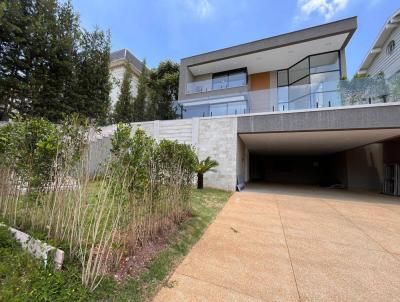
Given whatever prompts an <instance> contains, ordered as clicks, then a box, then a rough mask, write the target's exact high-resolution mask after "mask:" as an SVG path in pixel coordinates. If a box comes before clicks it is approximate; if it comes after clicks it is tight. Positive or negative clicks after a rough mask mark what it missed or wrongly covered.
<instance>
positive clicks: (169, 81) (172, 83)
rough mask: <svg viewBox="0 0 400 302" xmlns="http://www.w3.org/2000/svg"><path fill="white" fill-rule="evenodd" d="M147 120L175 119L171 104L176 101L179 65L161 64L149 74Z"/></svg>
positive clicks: (164, 62)
mask: <svg viewBox="0 0 400 302" xmlns="http://www.w3.org/2000/svg"><path fill="white" fill-rule="evenodd" d="M148 87H149V90H150V91H149V102H150V103H149V106H148V108H147V114H146V115H147V119H148V120H155V119H159V120H168V119H174V118H176V110H175V108H174V106H173V102H174V101H176V100H177V99H178V87H179V64H177V63H174V62H172V61H170V60H166V61H163V62H161V63H160V64H159V65H158V67H157V68H156V69H153V70H151V71H150V74H149V85H148Z"/></svg>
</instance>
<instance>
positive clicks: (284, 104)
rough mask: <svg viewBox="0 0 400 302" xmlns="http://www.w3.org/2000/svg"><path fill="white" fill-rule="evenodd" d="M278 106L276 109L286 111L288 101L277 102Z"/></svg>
mask: <svg viewBox="0 0 400 302" xmlns="http://www.w3.org/2000/svg"><path fill="white" fill-rule="evenodd" d="M278 107H279V109H278V110H279V111H287V110H289V103H288V102H285V103H279V104H278Z"/></svg>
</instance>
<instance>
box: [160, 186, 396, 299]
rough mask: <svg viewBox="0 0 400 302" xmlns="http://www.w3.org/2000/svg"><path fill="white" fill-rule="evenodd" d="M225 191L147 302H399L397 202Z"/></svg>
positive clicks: (309, 192) (331, 194) (340, 194)
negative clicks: (196, 239)
mask: <svg viewBox="0 0 400 302" xmlns="http://www.w3.org/2000/svg"><path fill="white" fill-rule="evenodd" d="M253 189H254V190H255V191H258V192H256V193H255V192H242V193H235V194H234V195H233V196H232V197H231V199H230V200H229V201H228V203H227V204H226V206H225V207H224V209H223V210H222V211H221V212H220V214H219V215H218V217H217V218H216V220H215V222H214V223H213V224H212V225H211V226H210V227H209V228H208V229H207V231H206V232H205V234H204V236H203V237H202V239H201V240H200V241H199V242H198V243H197V244H196V245H195V246H194V247H193V249H192V250H191V252H190V253H189V255H188V256H187V257H186V258H185V260H184V261H183V262H182V263H181V264H180V265H179V267H178V268H177V269H176V271H175V272H174V274H173V275H172V276H171V278H170V280H169V283H168V284H169V287H164V288H163V289H162V290H161V291H160V292H159V294H158V295H157V297H156V298H155V301H163V302H164V301H174V302H175V301H399V300H400V198H391V197H386V196H381V195H377V194H361V193H351V192H347V191H332V190H322V189H318V188H317V189H313V188H288V187H279V186H275V187H268V189H265V187H259V188H253Z"/></svg>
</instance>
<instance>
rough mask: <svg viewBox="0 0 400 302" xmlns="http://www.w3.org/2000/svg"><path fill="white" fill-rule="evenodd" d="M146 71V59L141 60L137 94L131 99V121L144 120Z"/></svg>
mask: <svg viewBox="0 0 400 302" xmlns="http://www.w3.org/2000/svg"><path fill="white" fill-rule="evenodd" d="M147 84H148V72H147V67H146V60H143V68H142V72H141V74H140V76H139V79H138V85H137V95H136V97H135V98H134V101H133V121H134V122H141V121H144V120H145V109H146V102H147Z"/></svg>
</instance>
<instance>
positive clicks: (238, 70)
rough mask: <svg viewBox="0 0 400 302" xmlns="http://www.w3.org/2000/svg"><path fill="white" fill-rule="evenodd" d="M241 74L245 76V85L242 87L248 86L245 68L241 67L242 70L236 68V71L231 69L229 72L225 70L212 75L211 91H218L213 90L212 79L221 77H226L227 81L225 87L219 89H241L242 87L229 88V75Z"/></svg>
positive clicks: (247, 75)
mask: <svg viewBox="0 0 400 302" xmlns="http://www.w3.org/2000/svg"><path fill="white" fill-rule="evenodd" d="M240 72H243V73H244V74H245V75H246V83H245V85H243V86H246V85H248V83H249V74H248V73H247V68H246V67H242V68H236V69H231V70H227V71H222V72H217V73H213V74H212V82H211V87H212V88H213V90H219V89H214V79H215V78H216V77H221V76H227V78H228V80H227V86H228V87H225V88H220V89H229V88H237V87H242V86H237V87H229V75H230V74H233V73H240Z"/></svg>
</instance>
